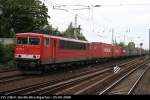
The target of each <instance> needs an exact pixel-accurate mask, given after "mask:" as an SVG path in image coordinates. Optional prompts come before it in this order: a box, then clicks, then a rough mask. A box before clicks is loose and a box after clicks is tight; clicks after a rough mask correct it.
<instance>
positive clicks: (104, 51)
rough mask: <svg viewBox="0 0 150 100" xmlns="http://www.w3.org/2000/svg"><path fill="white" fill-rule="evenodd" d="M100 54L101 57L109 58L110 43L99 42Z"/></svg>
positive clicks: (110, 54) (110, 51)
mask: <svg viewBox="0 0 150 100" xmlns="http://www.w3.org/2000/svg"><path fill="white" fill-rule="evenodd" d="M99 52H100V54H101V58H111V57H112V45H111V44H106V43H100V51H99Z"/></svg>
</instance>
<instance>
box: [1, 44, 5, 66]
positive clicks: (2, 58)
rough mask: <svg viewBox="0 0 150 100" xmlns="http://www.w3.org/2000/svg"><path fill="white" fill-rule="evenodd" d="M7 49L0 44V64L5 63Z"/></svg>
mask: <svg viewBox="0 0 150 100" xmlns="http://www.w3.org/2000/svg"><path fill="white" fill-rule="evenodd" d="M4 53H5V48H4V45H3V44H2V43H1V42H0V63H4V55H5V54H4Z"/></svg>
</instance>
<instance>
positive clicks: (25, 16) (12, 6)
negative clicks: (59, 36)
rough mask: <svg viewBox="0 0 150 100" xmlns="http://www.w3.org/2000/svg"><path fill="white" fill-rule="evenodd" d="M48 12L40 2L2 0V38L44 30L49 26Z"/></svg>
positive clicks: (0, 29) (0, 17)
mask: <svg viewBox="0 0 150 100" xmlns="http://www.w3.org/2000/svg"><path fill="white" fill-rule="evenodd" d="M47 12H48V9H47V7H46V6H45V5H44V4H43V3H42V2H41V1H40V0H0V23H1V24H0V37H13V36H14V35H15V33H19V32H32V31H34V30H42V29H43V27H44V26H45V25H49V24H48V21H47V18H50V17H49V16H48V14H47Z"/></svg>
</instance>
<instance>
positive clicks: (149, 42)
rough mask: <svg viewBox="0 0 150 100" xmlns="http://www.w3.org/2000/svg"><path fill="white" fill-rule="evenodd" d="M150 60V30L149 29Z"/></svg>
mask: <svg viewBox="0 0 150 100" xmlns="http://www.w3.org/2000/svg"><path fill="white" fill-rule="evenodd" d="M149 59H150V29H149Z"/></svg>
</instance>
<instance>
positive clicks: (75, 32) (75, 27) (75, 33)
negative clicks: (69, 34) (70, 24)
mask: <svg viewBox="0 0 150 100" xmlns="http://www.w3.org/2000/svg"><path fill="white" fill-rule="evenodd" d="M74 36H75V39H77V14H76V15H75V22H74Z"/></svg>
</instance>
